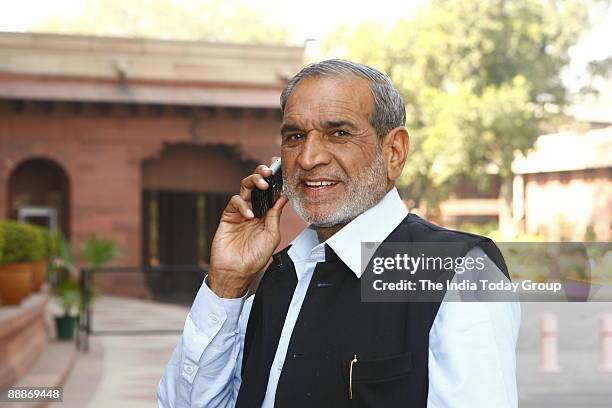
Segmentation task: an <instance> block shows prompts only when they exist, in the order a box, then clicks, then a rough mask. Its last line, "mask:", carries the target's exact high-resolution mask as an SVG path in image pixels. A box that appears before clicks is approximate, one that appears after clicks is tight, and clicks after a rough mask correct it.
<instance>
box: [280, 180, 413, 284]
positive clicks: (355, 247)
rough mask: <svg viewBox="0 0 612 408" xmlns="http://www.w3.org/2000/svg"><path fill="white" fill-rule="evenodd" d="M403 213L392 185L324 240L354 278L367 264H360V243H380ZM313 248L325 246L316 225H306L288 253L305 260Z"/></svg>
mask: <svg viewBox="0 0 612 408" xmlns="http://www.w3.org/2000/svg"><path fill="white" fill-rule="evenodd" d="M406 215H408V210H407V209H406V206H405V205H404V202H403V201H402V199H401V198H400V196H399V193H398V191H397V188H395V187H394V188H393V189H391V190H390V191H389V192H388V193H387V194H386V195H385V196H384V197H383V199H382V200H380V201H379V202H378V203H377V204H376V205H375V206H373V207H372V208H370V209H368V210H367V211H364V212H363V213H362V214H360V215H359V216H358V217H357V218H355V219H354V220H352V221H351V222H349V223H348V224H346V225H345V226H344V227H342V229H340V230H339V231H338V232H336V233H335V234H334V235H332V236H331V237H330V238H329V239H328V240H326V241H325V242H324V244H327V245H329V246H330V247H331V248H332V249H333V250H334V252H335V253H336V254H337V255H338V257H339V258H340V259H341V260H342V262H344V263H345V264H346V265H347V266H348V267H349V268H350V269H351V270H352V271H353V273H354V274H355V275H356V276H357V278H360V277H361V275H362V273H363V268H365V266H366V265H363V266H362V265H361V243H362V242H373V243H376V244H380V243H381V242H383V241H384V240H385V239H386V238H387V237H388V236H389V234H391V232H392V231H393V230H394V229H395V228H396V227H397V226H398V225H399V224H400V223H401V222H402V220H403V219H404V218H405V217H406ZM375 250H376V247H374V248H373V249H372V250H371V252H370V253H371V254H373V253H374V251H375ZM315 251H322V252H323V253H324V251H325V248H324V245H322V243H319V239H318V237H317V231H316V229H315V227H314V226H313V225H309V226H308V227H307V228H306V229H304V230H303V231H302V232H301V233H300V234H299V235H298V236H297V237H296V238H295V239H294V240H293V241H292V242H291V247H290V248H289V251H288V255H289V256H290V257H291V259H292V260H293V261H294V262H299V261H303V260H306V259H307V258H308V257H310V256H311V253H312V252H315ZM367 261H369V259H367Z"/></svg>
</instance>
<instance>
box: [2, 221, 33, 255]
mask: <svg viewBox="0 0 612 408" xmlns="http://www.w3.org/2000/svg"><path fill="white" fill-rule="evenodd" d="M0 229H2V235H4V251H3V254H2V255H3V256H2V260H1V262H2V264H10V263H16V262H28V261H30V252H31V251H30V246H31V242H32V234H31V233H30V232H29V230H28V228H27V227H26V226H24V225H23V224H19V223H17V222H15V221H0Z"/></svg>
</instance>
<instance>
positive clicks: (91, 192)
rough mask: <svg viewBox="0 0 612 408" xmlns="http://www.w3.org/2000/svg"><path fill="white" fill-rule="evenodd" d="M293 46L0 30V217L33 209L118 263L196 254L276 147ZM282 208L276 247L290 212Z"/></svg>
mask: <svg viewBox="0 0 612 408" xmlns="http://www.w3.org/2000/svg"><path fill="white" fill-rule="evenodd" d="M302 58H303V49H302V48H300V47H285V46H267V45H238V44H218V43H204V42H182V41H157V40H145V39H123V38H121V39H120V38H102V37H85V36H65V35H48V34H21V33H0V217H2V218H15V219H16V218H19V217H21V218H24V217H46V218H48V220H47V221H48V222H51V223H53V222H55V223H56V224H57V226H58V227H59V228H60V229H61V231H62V232H63V233H64V234H65V235H66V236H68V237H69V238H70V240H71V242H72V243H73V244H74V245H76V246H78V245H80V244H81V243H82V242H83V241H84V239H86V238H87V236H88V235H89V234H91V233H96V234H98V235H100V236H105V237H112V238H114V239H115V240H117V241H118V243H119V244H120V246H121V249H122V255H121V258H120V259H119V260H118V261H116V264H118V265H129V266H139V265H146V264H154V265H155V264H162V265H164V264H168V265H176V264H203V263H206V262H207V261H208V247H209V242H210V240H211V238H212V235H213V233H214V231H215V229H216V225H217V221H218V218H219V215H220V211H221V210H222V208H223V207H224V206H225V204H226V203H227V201H228V199H229V197H230V196H231V195H233V194H235V193H237V191H238V186H239V182H240V180H241V179H242V178H243V177H245V176H246V175H248V174H249V173H251V172H252V170H253V169H254V167H255V166H256V164H258V163H267V162H269V161H270V159H271V157H272V156H274V155H277V154H278V152H279V148H280V145H279V141H280V138H279V124H280V109H279V103H278V101H279V94H280V92H281V90H282V89H283V87H284V86H285V84H286V82H287V79H288V78H290V77H291V76H292V75H293V74H294V73H296V72H297V71H298V70H299V69H300V67H301V66H302ZM287 213H288V214H286V215H285V216H284V217H283V225H282V228H283V244H285V243H287V242H288V241H289V240H290V239H291V238H292V237H293V236H295V234H296V233H297V232H298V230H299V229H301V228H302V227H303V223H302V221H301V220H300V219H299V218H298V217H297V216H296V215H295V214H294V213H293V212H291V211H287Z"/></svg>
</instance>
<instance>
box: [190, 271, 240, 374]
mask: <svg viewBox="0 0 612 408" xmlns="http://www.w3.org/2000/svg"><path fill="white" fill-rule="evenodd" d="M207 278H208V277H205V278H204V282H203V283H202V286H201V287H200V290H199V291H198V294H197V295H196V298H195V300H194V302H193V306H192V307H191V310H190V312H189V314H188V315H187V320H186V321H185V327H184V329H183V336H182V338H183V344H184V345H185V348H184V351H185V357H186V358H187V360H188V363H190V364H197V362H198V361H199V360H200V357H201V356H202V353H203V352H204V350H205V349H206V348H207V347H208V346H209V345H210V344H211V342H212V341H213V339H214V338H215V337H219V339H220V340H219V341H226V340H228V339H229V338H232V337H233V336H235V335H236V334H237V333H238V332H239V324H238V321H239V318H240V314H241V312H242V307H243V305H244V302H245V300H246V298H247V294H245V295H244V296H243V297H241V298H237V299H224V298H220V297H218V296H217V295H216V294H215V293H214V292H213V291H212V290H211V289H210V288H209V287H208V279H207ZM189 374H191V375H193V374H194V373H189Z"/></svg>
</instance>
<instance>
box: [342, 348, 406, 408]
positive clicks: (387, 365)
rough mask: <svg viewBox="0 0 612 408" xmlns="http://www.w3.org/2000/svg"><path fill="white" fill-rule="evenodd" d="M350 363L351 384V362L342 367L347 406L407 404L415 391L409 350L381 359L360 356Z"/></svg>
mask: <svg viewBox="0 0 612 408" xmlns="http://www.w3.org/2000/svg"><path fill="white" fill-rule="evenodd" d="M357 359H358V361H357V363H354V364H353V372H352V383H351V378H350V377H351V374H350V370H349V369H350V363H347V362H346V361H345V362H344V369H343V370H342V372H343V376H344V379H345V381H346V386H347V394H346V396H347V397H346V398H347V403H348V405H346V406H347V407H351V408H366V407H368V408H370V407H386V408H391V407H398V408H399V407H406V406H408V401H409V397H410V396H411V395H413V394H414V390H413V384H412V383H413V381H412V380H413V375H412V374H413V372H412V353H411V352H406V353H402V354H394V355H391V356H385V357H381V358H372V359H370V358H364V359H359V355H357ZM349 387H351V391H352V398H349V392H348V390H349Z"/></svg>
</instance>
